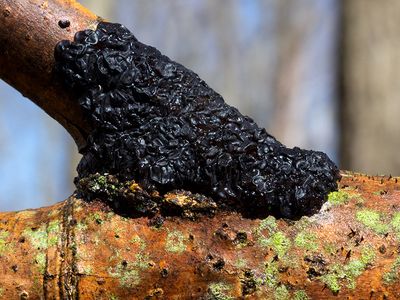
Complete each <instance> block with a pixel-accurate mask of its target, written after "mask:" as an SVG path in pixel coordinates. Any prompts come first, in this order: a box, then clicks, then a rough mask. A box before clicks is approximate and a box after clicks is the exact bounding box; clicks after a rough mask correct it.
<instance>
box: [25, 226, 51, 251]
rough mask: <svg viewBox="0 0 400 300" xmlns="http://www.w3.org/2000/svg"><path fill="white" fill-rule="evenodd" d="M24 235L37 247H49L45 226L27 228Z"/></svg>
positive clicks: (43, 248) (44, 248)
mask: <svg viewBox="0 0 400 300" xmlns="http://www.w3.org/2000/svg"><path fill="white" fill-rule="evenodd" d="M23 235H24V236H26V237H27V238H28V240H29V241H30V242H31V244H32V246H33V247H34V248H36V249H38V250H39V249H41V250H46V249H47V231H46V229H45V227H44V226H41V227H39V228H37V229H32V228H29V229H25V230H24V232H23Z"/></svg>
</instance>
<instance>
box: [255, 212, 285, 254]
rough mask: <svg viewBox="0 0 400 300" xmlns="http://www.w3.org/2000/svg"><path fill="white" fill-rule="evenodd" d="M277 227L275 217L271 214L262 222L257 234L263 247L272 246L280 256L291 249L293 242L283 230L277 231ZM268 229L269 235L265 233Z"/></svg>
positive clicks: (256, 231)
mask: <svg viewBox="0 0 400 300" xmlns="http://www.w3.org/2000/svg"><path fill="white" fill-rule="evenodd" d="M277 228H278V226H277V224H276V220H275V218H274V217H272V216H269V217H268V218H266V219H264V220H262V221H261V222H260V224H259V225H258V227H257V228H256V230H255V235H256V236H257V240H258V243H259V244H260V246H261V247H270V248H272V249H273V250H274V251H275V253H276V254H277V255H278V256H279V257H283V256H284V255H285V254H286V252H287V251H288V250H289V248H290V245H291V242H290V239H289V238H287V237H286V235H285V234H284V233H283V232H282V231H276V230H277ZM266 230H267V231H268V235H266V234H264V232H265V231H266Z"/></svg>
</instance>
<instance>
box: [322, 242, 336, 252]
mask: <svg viewBox="0 0 400 300" xmlns="http://www.w3.org/2000/svg"><path fill="white" fill-rule="evenodd" d="M324 251H325V253H326V254H329V255H334V254H335V253H336V251H337V245H336V244H334V243H326V244H324Z"/></svg>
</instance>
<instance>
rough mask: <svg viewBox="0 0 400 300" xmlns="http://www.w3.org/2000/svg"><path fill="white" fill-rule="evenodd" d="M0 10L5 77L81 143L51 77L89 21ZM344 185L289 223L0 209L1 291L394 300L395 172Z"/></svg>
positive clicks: (71, 4)
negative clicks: (60, 50) (60, 52)
mask: <svg viewBox="0 0 400 300" xmlns="http://www.w3.org/2000/svg"><path fill="white" fill-rule="evenodd" d="M0 12H1V13H0V22H1V23H0V24H1V29H0V54H1V55H0V76H1V77H2V78H4V79H6V81H7V82H9V83H10V84H12V85H13V86H14V87H16V88H17V89H19V90H20V91H22V93H24V94H25V95H26V96H28V97H30V98H32V99H33V100H34V102H35V103H37V104H39V105H40V106H41V107H43V108H44V109H45V110H46V111H47V112H48V113H49V114H50V115H52V116H54V117H55V118H56V119H57V120H58V121H59V122H60V123H62V124H63V125H64V126H65V127H66V128H67V129H68V130H69V132H70V133H71V134H72V135H73V136H74V137H75V140H76V141H77V143H78V145H80V146H82V145H83V142H82V141H83V140H84V137H85V135H86V134H87V132H88V129H89V128H88V127H87V124H85V122H84V121H83V118H82V116H81V113H80V110H79V109H78V104H77V103H75V102H73V100H72V98H71V97H69V96H68V92H67V91H64V90H63V89H62V88H61V87H60V85H58V83H57V82H55V81H54V79H53V77H52V74H51V70H52V67H53V63H54V61H53V49H54V45H55V44H56V42H57V41H59V40H61V39H65V38H67V39H71V38H72V36H71V35H72V34H73V32H76V31H78V30H80V29H83V28H87V27H91V26H92V25H93V24H95V23H96V17H95V16H94V15H92V14H91V13H90V12H87V11H85V10H84V9H83V8H81V7H80V6H78V5H77V4H76V3H75V1H61V0H54V1H33V0H32V1H27V0H20V1H6V0H0ZM60 20H61V21H63V22H62V23H61V24H62V27H64V26H65V24H67V23H68V22H64V21H66V20H68V21H70V26H69V27H66V28H61V27H60V26H59V25H58V22H59V21H60ZM68 29H69V30H68ZM11 33H12V34H11ZM340 186H341V188H340V190H339V192H334V193H331V194H330V195H329V202H328V204H327V205H326V206H325V207H324V209H323V211H321V212H320V213H318V214H316V215H314V216H312V217H303V218H302V219H300V220H299V221H296V222H293V221H285V220H283V219H279V220H277V219H275V218H273V217H268V218H265V219H248V218H243V217H242V216H241V215H240V214H235V213H218V214H216V215H215V216H213V217H198V218H197V219H195V220H189V219H185V218H178V217H168V218H166V220H165V222H164V224H162V225H161V224H159V226H155V225H157V224H158V223H157V222H154V220H150V219H148V218H145V217H142V218H130V219H128V218H124V217H121V216H120V215H117V214H115V213H113V212H111V211H110V210H109V209H108V208H107V207H105V206H104V205H103V204H100V203H96V202H91V203H87V202H84V201H82V200H80V199H77V198H76V197H74V196H72V197H70V198H69V199H67V200H66V201H64V202H62V203H59V204H57V205H55V206H52V207H47V208H41V209H37V210H26V211H21V212H9V213H0V266H1V274H2V275H1V276H0V297H1V298H3V299H15V298H20V299H219V300H222V299H237V298H241V297H242V298H247V299H290V298H293V299H309V298H311V299H329V298H332V299H337V298H338V297H340V298H346V297H349V298H357V299H360V298H361V299H382V298H384V299H398V298H399V297H400V294H399V290H400V280H399V271H400V256H399V241H400V211H399V207H400V194H399V190H400V183H398V178H387V177H367V176H363V175H357V174H350V173H344V174H343V178H342V181H341V183H340ZM169 197H170V198H171V197H172V198H173V197H176V198H177V200H176V201H177V202H180V201H183V200H182V199H180V198H179V197H181V196H179V195H175V196H174V195H173V194H169ZM170 200H171V199H169V201H170Z"/></svg>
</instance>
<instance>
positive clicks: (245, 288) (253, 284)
mask: <svg viewBox="0 0 400 300" xmlns="http://www.w3.org/2000/svg"><path fill="white" fill-rule="evenodd" d="M243 275H244V276H243V279H241V284H242V296H246V295H251V294H253V293H255V292H256V290H257V281H256V279H255V278H254V274H253V272H252V271H249V270H247V271H245V272H244V274H243Z"/></svg>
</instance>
